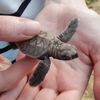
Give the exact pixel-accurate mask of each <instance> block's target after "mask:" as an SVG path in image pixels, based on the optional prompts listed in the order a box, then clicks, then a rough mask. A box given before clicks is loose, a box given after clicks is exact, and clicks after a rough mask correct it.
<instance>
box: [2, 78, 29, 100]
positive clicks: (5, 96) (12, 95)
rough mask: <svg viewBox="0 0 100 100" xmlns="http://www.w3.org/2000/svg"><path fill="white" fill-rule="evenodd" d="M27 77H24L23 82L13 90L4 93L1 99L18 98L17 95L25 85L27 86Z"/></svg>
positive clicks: (13, 99)
mask: <svg viewBox="0 0 100 100" xmlns="http://www.w3.org/2000/svg"><path fill="white" fill-rule="evenodd" d="M26 81H27V78H26V77H24V78H23V79H22V80H21V82H20V83H19V84H18V85H17V86H16V87H15V88H14V89H12V90H10V91H8V92H6V93H4V94H2V96H1V97H0V100H16V99H17V97H18V96H19V95H20V93H21V91H22V89H23V87H24V86H25V84H26Z"/></svg>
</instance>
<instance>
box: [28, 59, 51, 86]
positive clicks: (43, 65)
mask: <svg viewBox="0 0 100 100" xmlns="http://www.w3.org/2000/svg"><path fill="white" fill-rule="evenodd" d="M50 64H51V62H50V59H49V58H48V57H45V59H44V60H42V61H41V62H40V63H39V65H38V66H37V68H36V70H35V72H34V73H33V75H32V77H31V79H30V80H29V84H30V85H31V86H37V85H38V84H40V83H41V82H42V81H43V79H44V78H45V76H46V74H47V72H48V70H49V68H50Z"/></svg>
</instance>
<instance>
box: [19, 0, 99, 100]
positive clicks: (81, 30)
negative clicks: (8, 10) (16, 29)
mask: <svg viewBox="0 0 100 100" xmlns="http://www.w3.org/2000/svg"><path fill="white" fill-rule="evenodd" d="M61 1H62V2H60V1H59V2H60V3H56V2H55V3H54V2H51V3H50V4H48V5H47V6H46V7H45V8H44V9H43V10H42V12H41V13H40V14H39V15H38V17H37V19H36V20H37V21H39V22H40V23H41V25H42V29H43V30H45V31H47V32H50V33H54V34H57V33H60V32H61V31H62V30H63V29H64V28H65V27H66V25H68V23H69V22H70V21H71V20H72V19H74V18H78V19H79V26H78V29H77V33H75V35H74V36H73V37H72V39H71V40H70V41H69V43H71V44H73V45H75V46H76V47H77V49H78V54H79V58H77V59H74V60H72V61H66V62H65V61H58V60H54V59H52V64H51V67H50V70H49V72H48V74H47V75H46V77H45V79H44V81H43V82H42V84H40V85H39V86H37V87H30V86H29V85H28V84H26V85H25V87H24V89H23V91H22V92H21V94H20V96H19V97H18V100H23V99H24V100H67V99H68V100H80V99H81V98H82V96H83V94H84V91H85V89H86V87H87V84H88V80H89V77H90V75H91V72H92V69H93V67H94V66H97V65H98V64H99V59H100V58H99V56H98V54H99V55H100V52H99V47H100V46H99V45H100V41H99V39H98V38H99V32H100V29H99V28H98V26H99V25H100V22H99V19H100V17H99V15H98V14H97V13H95V12H94V11H92V10H90V9H88V8H87V6H86V4H85V1H84V0H77V1H75V0H66V1H65V0H61ZM94 18H95V20H94ZM90 22H91V23H92V24H90ZM97 39H98V42H97ZM93 47H95V49H94V50H93V49H92V48H93ZM95 50H97V51H98V52H96V51H95ZM98 71H99V70H98ZM33 72H34V71H33ZM97 75H98V74H97V70H96V71H95V76H96V77H95V79H97V77H98V76H99V75H98V76H97ZM95 82H96V80H95ZM96 83H97V82H96ZM96 86H97V84H95V89H96ZM96 91H97V89H96ZM96 91H95V93H96ZM95 97H96V98H99V97H97V95H95ZM98 100H99V99H98Z"/></svg>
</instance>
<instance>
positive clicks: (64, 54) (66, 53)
mask: <svg viewBox="0 0 100 100" xmlns="http://www.w3.org/2000/svg"><path fill="white" fill-rule="evenodd" d="M57 55H58V56H57V58H58V59H60V60H71V59H74V58H77V57H78V54H77V50H76V47H75V46H73V45H71V44H68V43H63V44H62V45H61V46H60V48H59V50H58V54H57Z"/></svg>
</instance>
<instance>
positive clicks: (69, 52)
mask: <svg viewBox="0 0 100 100" xmlns="http://www.w3.org/2000/svg"><path fill="white" fill-rule="evenodd" d="M77 26H78V19H74V20H72V21H71V22H70V24H69V26H68V28H67V29H65V30H64V31H63V32H62V33H61V34H60V35H59V36H58V37H57V36H54V35H52V34H49V33H47V32H44V31H41V32H40V34H39V35H37V36H35V37H33V38H32V39H29V40H25V41H21V42H17V43H16V44H17V46H18V48H19V49H20V50H21V51H22V52H23V53H24V54H26V55H27V56H29V57H32V58H38V59H40V63H39V65H38V66H37V68H36V70H35V72H34V74H33V75H32V77H31V78H30V80H29V84H30V85H31V86H37V85H38V84H40V83H41V82H42V81H43V79H44V78H45V76H46V74H47V72H48V70H49V68H50V63H51V62H50V57H53V58H55V59H59V60H71V59H74V58H77V57H78V54H77V51H76V48H75V47H74V46H72V45H71V44H68V43H66V42H67V41H68V40H70V38H71V37H72V36H73V34H74V33H75V32H76V28H77Z"/></svg>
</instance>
